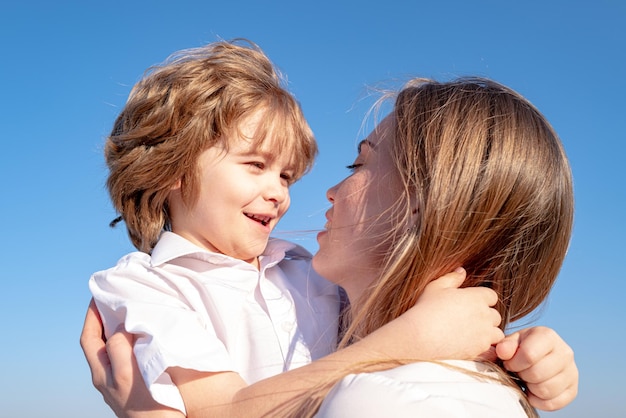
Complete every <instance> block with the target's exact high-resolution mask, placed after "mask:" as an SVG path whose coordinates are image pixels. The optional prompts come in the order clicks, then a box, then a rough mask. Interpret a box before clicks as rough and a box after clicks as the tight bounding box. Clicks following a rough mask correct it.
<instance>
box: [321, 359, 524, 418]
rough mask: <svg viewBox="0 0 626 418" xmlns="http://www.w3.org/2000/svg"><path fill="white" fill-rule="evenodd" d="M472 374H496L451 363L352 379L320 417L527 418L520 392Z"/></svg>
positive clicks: (464, 363)
mask: <svg viewBox="0 0 626 418" xmlns="http://www.w3.org/2000/svg"><path fill="white" fill-rule="evenodd" d="M448 366H451V367H448ZM455 367H456V368H461V369H462V370H459V369H455ZM468 372H478V373H481V374H487V375H488V374H490V373H493V372H489V371H487V370H486V367H485V365H483V364H481V363H476V362H472V361H446V362H445V364H437V363H432V362H419V363H411V364H407V365H405V366H400V367H396V368H394V369H389V370H385V371H380V372H374V373H359V374H351V375H348V376H346V377H345V378H344V379H343V380H341V381H340V382H339V383H338V384H337V385H335V387H334V388H333V389H332V391H331V392H330V393H329V394H328V396H327V397H326V399H325V400H324V403H323V404H322V406H321V408H320V410H319V412H318V413H317V415H316V417H318V418H341V417H345V418H352V417H359V418H382V417H390V418H391V417H393V418H405V417H406V418H409V417H411V418H416V417H427V418H444V417H445V418H448V417H449V418H452V417H454V418H470V417H471V418H522V417H523V418H527V415H526V413H525V412H524V410H523V408H522V406H521V404H520V397H519V396H520V395H518V392H517V391H516V390H515V389H513V388H511V387H509V386H506V385H503V384H500V383H498V382H496V381H493V380H490V379H484V378H480V377H478V376H475V375H472V374H470V373H468Z"/></svg>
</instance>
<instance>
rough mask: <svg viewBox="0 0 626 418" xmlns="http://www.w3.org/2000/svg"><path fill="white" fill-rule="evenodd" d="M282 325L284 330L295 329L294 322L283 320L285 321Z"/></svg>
mask: <svg viewBox="0 0 626 418" xmlns="http://www.w3.org/2000/svg"><path fill="white" fill-rule="evenodd" d="M280 326H281V328H282V329H283V331H285V332H290V331H291V330H292V329H293V322H289V321H283V323H282V324H281V325H280Z"/></svg>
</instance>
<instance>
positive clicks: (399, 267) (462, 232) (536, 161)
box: [297, 78, 574, 416]
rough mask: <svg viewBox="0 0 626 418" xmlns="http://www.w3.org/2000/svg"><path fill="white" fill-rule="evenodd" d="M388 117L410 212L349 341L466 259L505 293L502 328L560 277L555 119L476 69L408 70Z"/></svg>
mask: <svg viewBox="0 0 626 418" xmlns="http://www.w3.org/2000/svg"><path fill="white" fill-rule="evenodd" d="M392 117H393V118H394V119H395V128H394V132H393V133H392V135H391V136H389V137H388V138H387V139H386V140H389V141H391V142H392V151H391V152H392V156H393V159H394V160H395V168H396V170H397V173H396V174H397V176H398V178H399V179H400V180H401V182H402V184H403V185H404V196H403V198H402V199H400V200H399V201H398V203H397V205H399V206H397V207H395V208H392V210H391V212H393V213H398V212H397V211H403V213H404V216H403V217H402V219H401V221H400V222H398V225H397V228H396V230H395V231H390V233H389V238H388V239H389V242H390V248H389V251H388V254H387V256H386V263H385V264H384V266H383V268H382V269H381V273H380V277H379V278H378V280H374V281H373V284H372V287H371V288H370V289H368V290H367V291H366V292H364V294H363V296H362V297H361V300H360V301H359V302H358V303H357V304H355V305H356V306H358V310H355V311H353V312H351V318H350V324H349V326H348V328H347V330H346V332H345V334H344V338H343V340H342V342H341V346H345V345H347V344H348V343H349V342H351V341H355V340H358V339H360V338H363V337H365V336H367V335H368V334H370V333H372V332H373V331H375V330H376V329H378V328H380V327H381V326H383V325H385V324H386V323H388V322H390V321H392V320H394V319H395V318H397V317H399V316H400V315H402V314H403V313H404V312H406V311H407V310H408V309H409V308H411V307H412V306H413V305H415V303H416V301H417V299H418V297H419V296H420V295H421V293H422V291H423V289H424V287H425V286H426V285H427V284H428V283H429V282H430V281H432V280H434V279H436V278H437V277H440V276H442V275H443V274H445V273H448V272H450V271H452V270H454V269H455V268H456V267H458V266H463V267H464V268H465V269H466V271H467V277H468V278H467V280H466V282H465V283H464V286H487V287H490V288H492V289H493V290H494V291H496V292H497V294H498V305H497V309H498V311H499V312H500V314H501V315H502V318H503V321H502V324H501V327H502V328H503V329H504V328H505V327H506V326H507V325H508V324H509V323H510V322H511V321H514V320H516V319H519V318H522V317H523V316H525V315H527V314H528V313H530V312H531V311H533V310H534V309H535V308H536V307H537V306H539V305H540V304H541V302H542V301H543V300H544V299H545V298H546V296H547V295H548V292H549V291H550V288H551V287H552V285H553V283H554V281H555V279H556V277H557V274H558V271H559V269H560V267H561V264H562V262H563V259H564V258H565V254H566V252H567V248H568V245H569V240H570V235H571V229H572V224H573V207H574V201H573V190H572V178H571V172H570V167H569V163H568V161H567V158H566V155H565V152H564V150H563V147H562V145H561V143H560V141H559V139H558V137H557V135H556V134H555V132H554V131H553V129H552V128H551V126H550V124H549V123H548V122H547V121H546V119H545V118H544V117H543V116H542V115H541V113H539V111H537V109H536V108H535V107H534V106H533V105H532V104H530V103H529V102H528V101H527V100H526V99H524V98H523V97H522V96H520V95H519V94H517V93H516V92H514V91H512V90H511V89H509V88H507V87H505V86H502V85H500V84H498V83H496V82H494V81H491V80H486V79H477V78H473V79H467V78H465V79H458V80H454V81H451V82H444V83H440V82H434V81H430V80H424V79H415V80H412V81H411V82H410V83H409V84H408V85H407V86H405V88H403V89H402V90H401V91H400V93H399V94H398V95H397V98H396V101H395V106H394V109H393V111H392ZM415 204H416V205H417V209H418V213H417V218H416V215H415V214H414V212H413V210H414V209H415ZM415 219H417V221H416V222H415V221H413V222H412V224H410V225H409V227H408V228H407V223H408V222H409V221H411V220H415ZM369 366H371V365H369ZM393 366H394V364H392V363H385V364H383V365H382V366H379V367H375V368H379V369H380V368H389V367H393ZM365 368H366V365H360V366H359V365H355V368H353V369H351V370H343V371H340V372H338V373H337V375H336V376H333V377H331V378H329V381H328V382H327V384H325V385H323V387H319V388H316V389H314V390H312V391H311V392H310V393H308V394H307V395H305V397H306V398H307V400H306V401H304V402H303V403H302V404H300V406H299V407H298V409H299V411H298V412H297V415H298V416H303V415H302V414H306V413H309V412H311V413H314V411H315V410H317V408H318V407H319V404H320V403H321V401H322V400H323V397H324V396H325V394H326V393H327V391H328V390H329V389H330V387H332V385H333V384H334V383H336V382H337V381H338V380H339V379H341V377H343V376H344V375H346V374H347V373H352V372H355V371H357V372H358V371H360V370H364V369H365ZM303 399H304V397H303ZM526 406H528V405H526ZM304 411H307V412H306V413H305V412H304ZM533 413H534V412H533V411H529V414H531V415H532V414H533Z"/></svg>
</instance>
